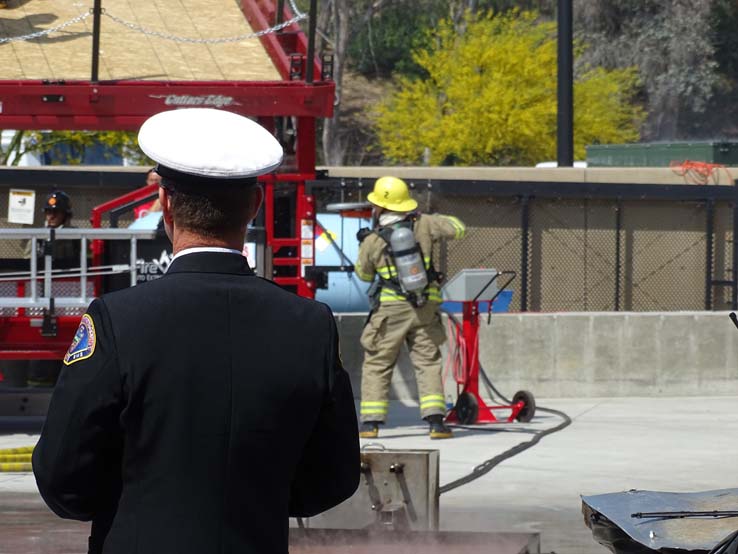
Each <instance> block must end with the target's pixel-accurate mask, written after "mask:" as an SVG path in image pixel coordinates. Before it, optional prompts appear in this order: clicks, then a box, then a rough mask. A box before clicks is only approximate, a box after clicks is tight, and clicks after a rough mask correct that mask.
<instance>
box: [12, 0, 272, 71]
mask: <svg viewBox="0 0 738 554" xmlns="http://www.w3.org/2000/svg"><path fill="white" fill-rule="evenodd" d="M92 3H93V2H92V0H84V1H81V0H9V1H8V7H7V8H6V9H0V37H13V36H19V35H27V34H29V33H34V32H36V31H41V30H44V29H48V28H51V27H55V26H57V25H60V24H61V23H63V22H65V21H68V20H70V19H72V18H74V17H76V16H77V15H79V14H82V13H85V11H87V10H89V8H90V7H91V6H92ZM102 5H103V8H104V9H105V10H106V11H107V12H108V13H110V14H113V15H115V16H117V17H119V18H122V19H125V20H127V21H130V22H133V23H136V24H138V25H141V26H143V27H146V28H147V29H150V30H153V31H157V32H160V33H167V34H172V35H177V36H181V37H190V38H221V37H233V36H240V35H245V34H248V33H251V32H252V29H251V27H250V25H249V23H248V22H247V21H246V18H245V17H244V15H243V13H242V12H241V10H240V7H239V4H238V2H237V1H236V0H103V2H102ZM92 22H93V21H92V17H91V16H90V17H88V18H87V19H86V20H84V21H81V22H78V23H75V24H73V25H70V26H69V27H67V28H65V29H63V30H62V31H59V32H55V33H52V34H50V35H48V36H45V37H40V38H36V39H31V40H26V41H14V42H7V43H3V44H0V79H49V80H61V79H66V80H71V79H89V78H90V68H91V51H92ZM100 50H101V52H100V68H99V78H100V79H101V80H108V79H150V80H151V79H153V80H193V81H207V80H245V81H274V80H281V79H280V76H279V74H278V72H277V70H276V68H275V67H274V64H273V63H272V61H271V59H270V58H269V56H268V55H267V53H266V51H265V50H264V48H263V47H262V46H261V44H260V42H259V39H257V38H252V39H245V40H241V41H238V42H231V43H225V44H216V45H211V44H191V43H180V42H174V41H170V40H165V39H162V38H157V37H152V36H148V35H146V34H143V33H141V32H138V31H134V30H132V29H129V28H127V27H125V26H123V25H120V24H118V23H116V22H114V21H113V20H111V19H110V18H108V17H102V24H101V46H100Z"/></svg>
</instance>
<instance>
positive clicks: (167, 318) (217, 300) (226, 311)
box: [33, 252, 359, 554]
mask: <svg viewBox="0 0 738 554" xmlns="http://www.w3.org/2000/svg"><path fill="white" fill-rule="evenodd" d="M64 363H65V367H64V369H63V371H62V374H61V376H60V379H59V382H58V384H57V386H56V389H55V390H54V393H53V396H52V401H51V405H50V408H49V412H48V416H47V419H46V423H45V425H44V428H43V431H42V433H41V439H40V441H39V443H38V445H37V447H36V449H35V451H34V454H33V470H34V473H35V475H36V481H37V483H38V487H39V490H40V492H41V494H42V496H43V498H44V500H45V501H46V503H47V504H48V505H49V507H50V508H51V509H52V510H53V511H54V512H56V514H58V515H59V516H61V517H63V518H70V519H78V520H83V521H87V520H91V521H92V533H91V537H90V544H89V549H90V552H93V553H97V552H103V553H105V554H134V553H137V554H168V553H171V554H187V553H192V554H229V553H238V554H242V553H243V554H248V553H254V554H256V553H259V554H265V553H286V552H287V542H288V516H310V515H314V514H317V513H319V512H321V511H324V510H326V509H328V508H330V507H332V506H334V505H336V504H338V503H339V502H341V501H343V500H344V499H346V498H348V497H349V496H351V495H352V494H353V492H354V491H355V489H356V487H357V486H358V480H359V448H358V437H357V423H356V415H355V412H354V404H353V395H352V391H351V385H350V383H349V379H348V375H347V374H346V372H345V370H344V369H343V367H342V365H341V359H340V356H339V353H338V338H337V332H336V326H335V322H334V320H333V316H332V314H331V312H330V310H329V308H328V307H327V306H325V305H323V304H320V303H317V302H313V301H311V300H307V299H304V298H300V297H297V296H295V295H293V294H292V293H289V292H286V291H284V290H282V289H281V288H279V287H277V286H276V285H274V284H273V283H271V282H269V281H266V280H264V279H261V278H259V277H256V276H255V275H254V274H253V272H252V271H251V270H250V269H249V267H248V264H247V262H246V259H245V258H244V257H242V256H239V255H236V254H232V253H216V252H202V253H191V254H186V255H183V256H181V257H178V258H176V259H175V260H174V261H173V262H172V264H171V266H170V267H169V270H168V271H167V273H166V275H164V276H163V277H162V278H161V279H158V280H156V281H152V282H149V283H145V284H143V285H140V286H137V287H133V288H130V289H126V290H122V291H118V292H114V293H111V294H108V295H105V296H103V297H101V298H99V299H96V300H95V301H93V302H92V304H91V305H90V307H89V309H88V311H87V314H86V315H85V316H84V317H83V319H82V322H81V324H80V327H79V329H78V331H77V334H76V336H75V340H74V342H73V343H72V346H70V349H69V352H68V353H67V356H66V357H65V361H64Z"/></svg>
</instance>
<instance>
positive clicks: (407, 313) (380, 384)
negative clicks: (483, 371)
mask: <svg viewBox="0 0 738 554" xmlns="http://www.w3.org/2000/svg"><path fill="white" fill-rule="evenodd" d="M445 340H446V334H445V332H444V329H443V324H442V323H441V317H440V314H439V312H438V304H435V303H432V302H429V303H427V304H425V305H424V306H422V307H420V308H414V307H413V306H412V305H411V304H410V303H409V302H385V303H383V304H380V306H379V308H378V309H377V311H376V312H374V313H373V314H372V316H371V319H370V320H369V322H368V323H367V325H366V327H364V332H363V333H362V334H361V346H362V347H363V348H364V364H363V366H362V371H361V409H360V415H361V421H362V422H366V421H379V422H383V421H384V420H385V419H386V417H387V411H388V408H389V401H388V398H389V389H390V381H391V379H392V370H393V368H394V365H395V362H396V361H397V356H398V355H399V353H400V347H401V346H402V343H403V342H404V343H406V344H407V347H408V351H409V353H410V360H412V362H413V366H414V367H415V379H416V381H417V384H418V393H419V395H420V398H419V401H420V417H423V418H424V417H427V416H430V415H435V414H441V415H443V414H445V413H446V403H445V401H444V398H443V385H442V383H441V369H442V360H441V351H440V349H439V346H440V345H441V344H443V342H444V341H445Z"/></svg>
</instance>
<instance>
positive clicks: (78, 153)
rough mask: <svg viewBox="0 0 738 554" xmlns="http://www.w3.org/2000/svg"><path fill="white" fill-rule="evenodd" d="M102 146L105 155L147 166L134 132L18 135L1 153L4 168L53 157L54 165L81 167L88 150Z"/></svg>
mask: <svg viewBox="0 0 738 554" xmlns="http://www.w3.org/2000/svg"><path fill="white" fill-rule="evenodd" d="M97 146H102V147H104V149H105V155H108V156H110V157H111V158H112V157H113V156H115V157H121V158H125V159H127V160H130V161H131V162H132V163H134V164H146V163H147V162H148V160H147V158H146V156H145V155H144V154H143V152H141V150H140V149H139V148H138V141H137V140H136V133H134V132H131V131H15V133H14V134H13V136H12V137H11V139H10V142H9V143H8V146H7V148H5V149H4V150H2V151H0V164H1V165H18V163H19V162H20V160H21V158H22V157H23V155H24V154H27V153H31V154H36V155H41V154H46V153H50V152H51V153H54V154H55V156H54V164H67V165H79V164H81V163H82V162H83V160H84V157H85V150H86V149H88V148H92V147H97Z"/></svg>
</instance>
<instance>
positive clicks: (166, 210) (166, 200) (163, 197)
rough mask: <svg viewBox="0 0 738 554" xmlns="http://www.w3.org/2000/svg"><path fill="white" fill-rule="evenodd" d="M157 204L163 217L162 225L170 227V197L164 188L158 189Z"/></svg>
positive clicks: (171, 219)
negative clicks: (159, 205)
mask: <svg viewBox="0 0 738 554" xmlns="http://www.w3.org/2000/svg"><path fill="white" fill-rule="evenodd" d="M159 203H160V204H161V211H162V213H163V217H164V223H166V224H167V225H171V224H172V221H173V220H174V219H173V218H172V197H171V196H170V195H169V192H168V191H167V189H165V188H164V187H159Z"/></svg>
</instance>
